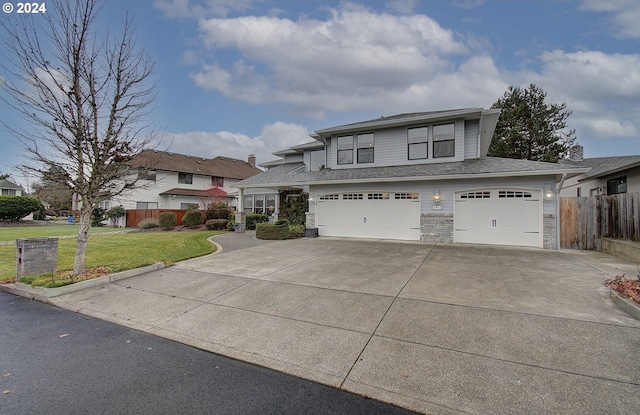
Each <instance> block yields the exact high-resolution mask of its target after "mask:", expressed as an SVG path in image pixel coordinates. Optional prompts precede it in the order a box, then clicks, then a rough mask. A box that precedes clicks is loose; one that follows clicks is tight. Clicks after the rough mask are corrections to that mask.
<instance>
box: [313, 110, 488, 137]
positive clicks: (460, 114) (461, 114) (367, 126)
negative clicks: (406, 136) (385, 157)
mask: <svg viewBox="0 0 640 415" xmlns="http://www.w3.org/2000/svg"><path fill="white" fill-rule="evenodd" d="M482 111H483V109H482V108H467V109H463V110H457V111H442V112H438V113H434V114H426V115H418V116H415V117H407V118H394V119H390V120H385V119H384V118H382V119H379V120H372V121H370V122H364V123H354V124H349V125H343V126H339V127H331V128H325V129H324V130H317V131H316V132H315V133H316V134H317V135H320V136H323V135H324V136H327V135H331V134H339V133H341V132H357V131H364V130H371V129H374V128H380V127H397V126H403V125H411V124H415V123H419V122H425V121H439V120H442V121H445V120H451V119H458V118H464V119H466V118H467V117H469V116H471V115H477V116H478V118H479V117H480V115H481V114H482Z"/></svg>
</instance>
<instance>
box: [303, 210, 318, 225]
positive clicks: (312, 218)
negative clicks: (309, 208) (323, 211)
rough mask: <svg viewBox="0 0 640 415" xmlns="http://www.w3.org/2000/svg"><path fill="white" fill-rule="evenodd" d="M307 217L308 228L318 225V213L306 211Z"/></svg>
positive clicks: (305, 221)
mask: <svg viewBox="0 0 640 415" xmlns="http://www.w3.org/2000/svg"><path fill="white" fill-rule="evenodd" d="M305 215H306V218H305V220H304V224H305V226H306V228H307V229H309V228H315V227H316V214H315V213H311V212H305Z"/></svg>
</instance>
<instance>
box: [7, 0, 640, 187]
mask: <svg viewBox="0 0 640 415" xmlns="http://www.w3.org/2000/svg"><path fill="white" fill-rule="evenodd" d="M50 7H51V6H50ZM126 10H129V11H130V12H133V14H134V15H135V22H136V25H137V34H138V42H139V45H140V46H142V47H144V48H145V49H146V51H147V52H148V53H149V54H150V55H151V56H152V58H153V59H154V60H155V62H156V67H155V69H156V74H155V77H156V80H157V84H158V90H157V92H158V101H157V109H156V111H155V113H154V123H155V125H156V126H158V127H159V128H160V129H161V130H163V131H164V132H165V134H166V136H167V137H168V138H169V139H170V141H171V151H173V152H177V153H183V154H190V155H198V156H202V157H215V156H218V155H222V156H228V157H235V158H241V159H246V157H247V156H248V155H249V154H252V153H253V154H255V155H256V156H257V159H258V163H261V162H265V161H268V160H272V159H274V158H275V157H273V156H272V155H271V153H272V152H273V151H277V150H281V149H284V148H287V147H289V146H291V145H295V144H299V143H303V142H307V141H310V140H311V139H310V138H309V136H308V134H309V133H311V132H313V131H314V130H318V129H324V128H328V127H333V126H337V125H341V124H346V123H351V122H357V121H362V120H366V119H370V118H376V117H379V116H383V115H384V116H387V115H394V114H399V113H403V112H419V111H432V110H444V109H452V108H465V107H485V108H488V107H490V106H491V105H492V104H493V103H494V102H495V101H496V100H497V99H498V98H500V97H501V96H502V94H503V93H504V91H505V90H506V89H507V87H508V86H509V85H514V86H519V87H525V86H527V85H528V84H530V83H534V84H536V85H538V86H540V87H541V88H542V89H543V90H545V91H546V92H547V93H548V97H547V100H548V102H558V103H559V102H566V103H567V108H568V109H569V110H570V111H572V112H573V114H572V115H571V116H570V117H569V120H568V123H569V127H570V128H573V129H575V130H576V135H577V138H578V142H579V143H580V144H582V145H583V146H584V147H585V157H598V156H613V155H626V154H640V135H639V130H640V48H639V46H640V24H639V23H638V22H640V2H638V1H637V0H608V1H600V0H584V1H568V0H567V1H490V0H485V1H483V0H457V1H450V2H445V1H435V0H434V1H417V0H391V1H386V2H385V1H366V2H365V1H360V2H358V1H354V2H340V1H328V0H306V1H293V0H290V1H278V0H273V1H270V0H203V1H191V0H157V1H136V2H124V1H111V2H108V3H107V4H106V6H105V8H104V9H103V14H102V17H103V18H104V20H103V22H102V23H101V24H104V25H106V24H109V25H110V27H111V28H113V27H116V25H117V23H118V21H120V20H121V17H122V15H123V13H124V12H125V11H126ZM16 17H17V16H16V15H15V13H13V14H3V15H2V16H0V18H3V19H12V18H16ZM33 17H34V18H37V16H33ZM0 76H4V74H0ZM0 117H1V118H2V119H3V121H5V122H6V121H7V120H9V121H11V120H12V118H11V117H12V115H11V113H9V112H8V110H7V108H6V107H5V106H0ZM11 122H12V121H11ZM0 141H1V143H2V151H0V172H10V173H13V174H14V175H15V176H16V178H17V179H18V180H20V181H22V182H23V183H24V180H25V179H24V178H20V177H19V173H18V172H17V171H15V170H12V168H11V165H16V164H19V163H20V156H21V154H22V151H21V149H20V148H19V147H18V146H17V145H15V143H14V142H13V139H12V137H11V136H10V135H9V134H8V133H7V132H5V131H0ZM31 180H33V179H31Z"/></svg>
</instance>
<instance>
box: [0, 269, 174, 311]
mask: <svg viewBox="0 0 640 415" xmlns="http://www.w3.org/2000/svg"><path fill="white" fill-rule="evenodd" d="M162 268H165V265H164V263H162V262H158V263H157V264H153V265H147V266H146V267H140V268H134V269H130V270H127V271H122V272H116V273H113V274H109V275H105V276H103V277H98V278H94V279H91V280H86V281H81V282H76V283H75V284H69V285H65V286H64V287H58V288H44V287H32V286H31V285H29V284H23V283H21V282H16V283H13V284H0V291H4V292H7V293H9V294H13V295H18V296H20V297H24V298H28V299H30V300H38V301H41V302H43V303H49V304H54V302H53V301H52V300H51V299H52V298H55V297H59V296H61V295H64V294H69V293H72V292H76V291H80V290H84V289H85V288H90V287H96V286H99V285H104V284H108V283H111V282H116V281H120V280H123V279H126V278H131V277H135V276H136V275H141V274H145V273H147V272H151V271H155V270H158V269H162Z"/></svg>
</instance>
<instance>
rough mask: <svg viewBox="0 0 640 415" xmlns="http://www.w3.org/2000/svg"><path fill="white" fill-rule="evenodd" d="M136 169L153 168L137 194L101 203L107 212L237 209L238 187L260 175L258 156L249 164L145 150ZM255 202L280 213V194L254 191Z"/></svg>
mask: <svg viewBox="0 0 640 415" xmlns="http://www.w3.org/2000/svg"><path fill="white" fill-rule="evenodd" d="M132 165H133V166H134V167H135V166H143V167H148V166H153V169H152V170H148V169H146V168H145V169H141V174H144V177H140V179H141V180H140V181H139V184H140V185H141V187H139V188H137V189H135V190H134V191H131V192H128V193H125V194H121V195H118V196H115V197H113V198H112V199H109V200H105V201H103V202H101V203H100V207H102V208H103V209H108V208H110V207H112V206H118V205H120V206H122V207H124V208H125V209H126V210H131V209H187V208H188V207H189V206H190V205H192V204H197V205H198V206H200V208H201V209H204V208H207V207H208V206H209V205H211V204H215V203H218V202H225V203H227V204H228V205H229V206H231V207H236V200H237V197H236V194H237V192H238V189H236V188H235V185H236V184H237V183H238V182H240V181H241V180H243V179H246V178H248V177H251V176H254V175H256V174H259V173H261V172H262V171H263V170H261V169H259V168H257V167H256V159H255V156H253V155H250V156H249V157H248V159H247V161H244V160H238V159H234V158H230V157H223V156H218V157H215V158H212V159H210V158H204V157H195V156H189V155H184V154H177V153H170V152H163V151H157V150H144V151H142V152H141V153H140V154H139V155H137V156H136V157H135V158H134V160H133V161H132ZM248 194H250V195H251V196H252V197H254V198H256V199H260V198H262V201H263V207H262V208H263V211H262V212H260V213H264V211H269V210H271V211H274V210H275V209H277V206H276V203H277V200H276V199H277V197H276V196H277V191H275V190H271V189H254V190H253V191H252V192H249V193H248Z"/></svg>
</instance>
